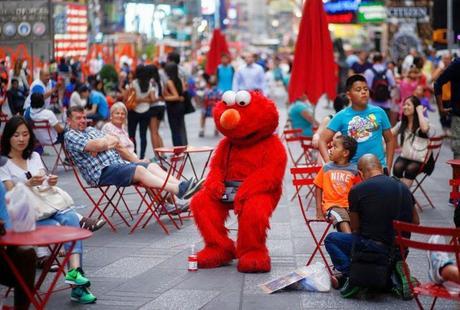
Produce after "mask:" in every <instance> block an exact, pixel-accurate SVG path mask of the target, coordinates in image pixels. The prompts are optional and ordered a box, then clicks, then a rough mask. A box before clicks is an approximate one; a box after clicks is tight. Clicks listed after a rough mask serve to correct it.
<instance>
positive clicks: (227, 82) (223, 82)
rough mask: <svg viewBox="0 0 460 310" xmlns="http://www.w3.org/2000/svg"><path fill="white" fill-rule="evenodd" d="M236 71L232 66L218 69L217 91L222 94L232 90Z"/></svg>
mask: <svg viewBox="0 0 460 310" xmlns="http://www.w3.org/2000/svg"><path fill="white" fill-rule="evenodd" d="M234 73H235V69H233V67H232V66H231V65H227V66H224V65H219V67H217V89H218V90H220V91H221V92H222V93H224V92H226V91H227V90H232V83H233V74H234Z"/></svg>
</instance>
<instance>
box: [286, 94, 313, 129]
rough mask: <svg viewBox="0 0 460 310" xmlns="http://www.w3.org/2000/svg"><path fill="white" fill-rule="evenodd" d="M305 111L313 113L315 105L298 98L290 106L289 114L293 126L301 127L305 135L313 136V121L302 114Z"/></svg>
mask: <svg viewBox="0 0 460 310" xmlns="http://www.w3.org/2000/svg"><path fill="white" fill-rule="evenodd" d="M303 111H306V112H307V113H308V114H311V115H313V107H312V106H311V104H310V103H307V102H303V101H300V100H297V101H296V102H294V103H293V104H291V106H290V107H289V110H288V115H289V118H290V119H291V123H292V128H294V129H298V128H300V129H302V134H303V135H304V136H307V137H311V136H313V130H312V126H311V123H310V122H309V121H307V120H306V119H305V118H304V117H303V116H302V112H303Z"/></svg>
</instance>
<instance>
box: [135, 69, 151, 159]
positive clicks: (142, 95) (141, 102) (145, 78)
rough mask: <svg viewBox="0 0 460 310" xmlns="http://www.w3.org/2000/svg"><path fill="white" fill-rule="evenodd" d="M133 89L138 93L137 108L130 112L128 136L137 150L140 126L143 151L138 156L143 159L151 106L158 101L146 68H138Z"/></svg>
mask: <svg viewBox="0 0 460 310" xmlns="http://www.w3.org/2000/svg"><path fill="white" fill-rule="evenodd" d="M132 87H133V88H134V90H135V91H136V107H135V108H134V110H132V111H128V134H129V138H130V139H131V140H132V141H133V142H134V146H135V147H134V149H136V131H137V125H138V124H139V136H140V138H141V151H140V153H138V154H140V156H139V158H140V159H143V158H144V157H145V150H146V148H147V128H148V126H149V122H150V113H149V110H150V104H152V103H155V102H157V101H158V99H157V97H156V96H155V91H154V89H153V87H152V85H151V84H150V76H149V74H148V70H146V68H145V66H143V65H139V66H137V68H136V79H135V80H134V81H133V83H132ZM136 153H137V152H136Z"/></svg>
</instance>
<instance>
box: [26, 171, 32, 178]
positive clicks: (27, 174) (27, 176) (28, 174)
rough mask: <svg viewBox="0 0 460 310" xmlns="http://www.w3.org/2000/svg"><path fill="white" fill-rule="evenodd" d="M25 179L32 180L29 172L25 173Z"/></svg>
mask: <svg viewBox="0 0 460 310" xmlns="http://www.w3.org/2000/svg"><path fill="white" fill-rule="evenodd" d="M26 178H27V180H30V179H32V173H30V171H27V172H26Z"/></svg>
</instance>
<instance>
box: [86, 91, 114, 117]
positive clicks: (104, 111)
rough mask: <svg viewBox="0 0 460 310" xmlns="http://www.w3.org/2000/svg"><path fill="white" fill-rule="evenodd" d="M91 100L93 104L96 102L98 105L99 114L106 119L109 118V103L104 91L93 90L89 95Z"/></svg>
mask: <svg viewBox="0 0 460 310" xmlns="http://www.w3.org/2000/svg"><path fill="white" fill-rule="evenodd" d="M89 102H90V103H91V105H93V104H95V105H96V106H97V114H99V115H100V116H101V117H102V118H104V119H108V118H109V105H108V103H107V99H105V97H104V94H103V93H101V92H99V91H96V90H92V91H91V94H90V95H89Z"/></svg>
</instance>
